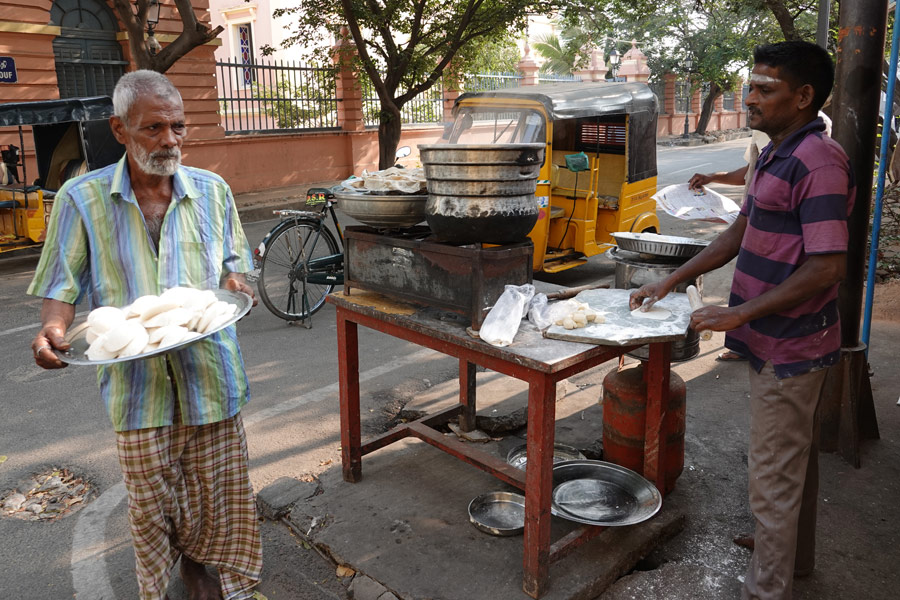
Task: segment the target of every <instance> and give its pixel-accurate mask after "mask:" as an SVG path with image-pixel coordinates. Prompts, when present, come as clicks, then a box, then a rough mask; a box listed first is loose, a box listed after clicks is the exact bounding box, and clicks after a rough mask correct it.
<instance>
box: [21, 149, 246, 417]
mask: <svg viewBox="0 0 900 600" xmlns="http://www.w3.org/2000/svg"><path fill="white" fill-rule="evenodd" d="M252 261H253V259H252V255H251V252H250V246H249V244H248V243H247V239H246V237H245V236H244V232H243V229H242V227H241V223H240V220H239V219H238V215H237V208H236V207H235V204H234V198H233V197H232V195H231V189H230V188H229V187H228V185H227V184H226V183H225V181H224V180H222V178H221V177H219V176H218V175H215V174H214V173H210V172H209V171H204V170H201V169H194V168H191V167H184V166H182V167H179V169H178V171H177V172H176V173H175V176H174V186H173V193H172V201H171V203H170V204H169V208H168V210H167V211H166V215H165V217H164V219H163V223H162V230H161V233H160V240H159V250H158V251H157V250H156V248H155V247H154V244H153V242H152V241H151V239H150V236H149V234H148V232H147V228H146V226H145V225H144V217H143V214H142V213H141V209H140V208H139V207H138V204H137V200H136V199H135V196H134V192H133V191H132V189H131V179H130V177H129V175H128V168H127V166H126V158H125V157H123V158H122V160H120V161H119V162H118V163H117V164H114V165H110V166H108V167H105V168H103V169H99V170H97V171H93V172H91V173H88V174H87V175H84V176H82V177H78V178H76V179H73V180H70V181H67V182H66V183H65V184H64V185H63V186H62V187H61V188H60V190H59V192H58V193H57V195H56V201H55V202H54V205H53V211H52V213H51V215H50V224H49V226H48V228H47V239H46V241H45V242H44V250H43V253H42V254H41V259H40V262H39V263H38V267H37V271H36V273H35V276H34V279H33V280H32V282H31V285H30V286H29V288H28V293H29V294H31V295H34V296H40V297H43V298H53V299H55V300H60V301H62V302H68V303H70V304H78V303H79V302H81V301H82V299H83V298H84V297H85V296H86V297H87V299H88V304H89V307H90V308H92V309H93V308H96V307H98V306H124V305H126V304H129V303H131V302H133V301H134V300H135V299H136V298H138V297H140V296H144V295H147V294H160V293H162V292H163V291H164V290H165V289H167V288H170V287H174V286H188V287H194V288H198V289H215V288H218V287H219V283H220V281H221V279H222V278H223V277H224V276H225V275H227V274H228V273H246V272H247V271H249V270H250V269H251V267H252ZM167 357H168V363H169V365H170V368H171V371H172V375H173V376H174V386H173V385H172V384H170V383H169V380H168V369H167V366H166V363H167ZM97 378H98V382H99V386H100V394H101V396H102V397H103V401H104V402H105V404H106V409H107V412H108V413H109V417H110V420H111V421H112V424H113V427H114V428H115V430H116V431H125V430H131V429H143V428H146V427H160V426H164V425H171V424H172V423H173V418H174V414H175V402H176V401H177V402H178V412H179V414H180V415H181V417H180V422H181V423H183V424H187V425H202V424H206V423H215V422H216V421H220V420H222V419H227V418H229V417H232V416H234V415H235V414H236V413H237V412H238V411H239V410H240V408H241V406H243V405H244V404H245V403H246V402H247V401H248V400H249V398H250V392H249V385H248V382H247V375H246V373H245V371H244V363H243V359H242V357H241V352H240V348H239V347H238V343H237V334H236V329H235V327H234V326H233V325H232V326H231V327H227V328H225V329H223V330H222V331H219V332H218V333H216V334H214V335H213V336H210V337H209V338H206V339H204V340H201V341H200V342H197V343H196V344H193V345H191V346H188V347H187V348H185V349H183V350H179V351H176V352H170V353H168V354H166V355H162V356H155V357H151V358H146V359H142V360H133V361H127V362H122V363H115V364H111V365H101V366H99V367H98V373H97ZM173 387H174V390H173Z"/></svg>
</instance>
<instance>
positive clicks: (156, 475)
mask: <svg viewBox="0 0 900 600" xmlns="http://www.w3.org/2000/svg"><path fill="white" fill-rule="evenodd" d="M113 105H114V108H115V116H113V117H111V118H110V125H111V127H112V131H113V134H114V135H115V137H116V139H117V140H119V142H121V143H122V144H124V146H125V149H126V154H125V156H124V157H123V158H122V159H121V160H120V161H119V162H118V163H117V164H114V165H110V166H109V167H106V168H103V169H99V170H97V171H94V172H92V173H88V174H87V175H84V176H82V177H79V178H77V179H74V180H71V181H69V182H66V184H65V185H63V186H62V188H60V190H59V192H58V193H57V195H56V202H55V203H54V207H53V213H52V215H51V218H50V225H49V228H48V233H47V240H46V243H45V245H44V251H43V254H42V255H41V259H40V263H39V264H38V267H37V271H36V273H35V276H34V280H33V281H32V283H31V286H30V287H29V289H28V293H29V294H32V295H35V296H39V297H43V298H44V301H43V306H42V309H41V322H42V328H41V330H40V332H39V333H38V334H37V336H36V337H35V338H34V341H33V342H32V350H33V352H34V357H35V360H36V362H37V364H38V365H40V366H41V367H43V368H45V369H54V368H60V367H64V366H65V364H64V363H62V362H60V360H59V359H58V358H57V357H56V355H55V354H54V353H53V352H52V351H51V349H52V348H58V349H66V348H67V347H68V344H67V343H66V342H65V340H64V335H65V333H66V329H67V328H68V327H69V326H70V325H71V323H72V320H73V318H74V315H75V304H77V303H78V302H79V301H81V299H82V298H84V297H85V296H87V298H88V303H89V305H90V306H91V308H94V307H98V306H124V305H126V304H129V303H131V302H133V301H134V300H135V299H136V298H138V297H140V296H144V295H148V294H159V293H161V292H162V291H163V290H164V289H166V288H170V287H175V286H188V287H194V288H199V289H211V288H218V287H223V288H225V289H229V290H235V291H241V292H244V293H246V294H249V295H251V296H253V289H252V288H251V287H250V286H248V285H247V283H246V281H245V279H244V275H243V273H245V272H247V271H248V270H249V269H250V268H251V264H252V256H251V254H250V248H249V245H248V244H247V240H246V238H245V237H244V234H243V230H242V229H241V224H240V222H239V220H238V215H237V210H236V208H235V205H234V199H233V198H232V195H231V191H230V189H229V188H228V185H226V183H225V182H224V181H223V180H222V179H221V178H220V177H218V176H217V175H214V174H213V173H209V172H207V171H203V170H200V169H193V168H190V167H185V166H182V165H181V164H180V163H181V145H182V142H183V140H184V136H185V119H184V108H183V105H182V101H181V95H180V94H179V93H178V90H177V89H176V88H175V86H173V85H172V83H171V82H170V81H169V80H168V79H167V78H166V77H165V76H163V75H161V74H159V73H156V72H153V71H136V72H133V73H128V74H126V75H125V76H124V77H122V78H121V79H120V80H119V83H118V84H117V85H116V89H115V92H114V94H113ZM254 303H255V299H254ZM98 380H99V385H100V393H101V396H102V397H103V401H104V403H105V404H106V408H107V411H108V413H109V417H110V420H111V421H112V424H113V427H114V428H115V431H116V440H117V448H118V456H119V464H120V466H121V468H122V474H123V476H124V479H125V484H126V487H127V489H128V517H129V521H130V524H131V532H132V538H133V541H134V552H135V558H136V569H137V579H138V585H139V588H140V598H141V599H142V600H161V599H163V598H167V596H166V587H167V586H168V582H169V576H170V573H171V570H172V568H173V567H174V565H175V563H176V561H177V560H178V558H179V557H180V558H181V574H182V578H183V579H184V582H185V585H186V587H187V588H188V591H189V593H190V598H191V599H192V600H200V599H204V600H205V599H209V598H223V597H224V598H226V599H228V600H231V599H245V598H252V597H253V595H254V592H253V587H254V586H255V585H256V583H257V581H258V580H259V574H260V570H261V568H262V555H261V546H260V537H259V526H258V523H257V519H256V510H255V505H254V500H253V490H252V488H251V486H250V479H249V471H248V459H247V444H246V440H245V437H244V429H243V425H242V421H241V415H240V409H241V407H242V406H243V405H244V404H245V403H246V402H247V401H248V399H249V386H248V382H247V376H246V374H245V372H244V364H243V359H242V358H241V353H240V349H239V347H238V343H237V337H236V332H235V327H234V326H231V327H228V328H225V329H223V330H221V331H219V332H218V333H216V334H214V335H212V336H211V337H209V338H207V339H204V340H201V341H200V342H197V343H195V344H193V345H191V346H188V347H186V348H184V349H181V350H178V351H175V352H170V353H168V354H165V355H161V356H156V357H152V358H147V359H142V360H132V361H127V362H119V363H114V364H109V365H104V366H100V367H99V374H98ZM204 565H209V566H212V567H215V568H216V569H217V570H218V574H219V581H218V582H217V581H216V580H215V578H214V577H213V576H212V575H211V574H210V573H208V572H207V570H206V567H205V566H204Z"/></svg>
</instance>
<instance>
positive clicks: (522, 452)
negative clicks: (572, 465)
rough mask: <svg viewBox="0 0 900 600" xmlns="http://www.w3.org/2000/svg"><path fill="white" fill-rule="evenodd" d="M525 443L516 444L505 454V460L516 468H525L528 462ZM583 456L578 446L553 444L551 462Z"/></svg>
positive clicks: (576, 458) (581, 457)
mask: <svg viewBox="0 0 900 600" xmlns="http://www.w3.org/2000/svg"><path fill="white" fill-rule="evenodd" d="M527 446H528V445H527V444H522V445H520V446H516V447H515V448H513V449H512V450H510V451H509V454H507V455H506V462H507V463H509V464H511V465H512V466H514V467H515V468H517V469H522V470H523V471H524V470H525V465H526V464H528V456H527V455H526V449H527ZM583 458H585V456H584V454H582V453H581V452H579V451H578V448H573V447H572V446H566V445H565V444H553V464H556V463H560V462H563V461H565V460H578V459H583Z"/></svg>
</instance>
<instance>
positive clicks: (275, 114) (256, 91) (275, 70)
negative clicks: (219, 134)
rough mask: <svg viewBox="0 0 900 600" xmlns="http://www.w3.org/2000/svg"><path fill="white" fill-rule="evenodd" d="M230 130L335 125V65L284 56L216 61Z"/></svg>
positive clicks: (223, 114) (225, 122) (221, 101)
mask: <svg viewBox="0 0 900 600" xmlns="http://www.w3.org/2000/svg"><path fill="white" fill-rule="evenodd" d="M216 72H217V82H218V84H217V85H218V91H219V98H218V100H219V111H220V114H221V117H222V125H223V126H224V127H225V132H226V133H231V134H237V133H278V132H283V131H291V130H321V129H336V128H338V127H339V126H340V124H339V123H338V118H337V103H338V100H337V91H336V83H335V69H334V68H333V67H316V66H308V65H302V64H298V63H285V62H284V61H268V62H266V61H259V62H256V63H252V64H245V63H243V62H241V61H240V60H238V59H234V60H233V61H231V62H216Z"/></svg>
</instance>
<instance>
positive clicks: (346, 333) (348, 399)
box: [337, 307, 362, 483]
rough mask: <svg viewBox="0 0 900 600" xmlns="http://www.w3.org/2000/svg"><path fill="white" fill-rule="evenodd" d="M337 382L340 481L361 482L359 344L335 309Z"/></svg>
mask: <svg viewBox="0 0 900 600" xmlns="http://www.w3.org/2000/svg"><path fill="white" fill-rule="evenodd" d="M337 349H338V381H339V383H340V386H339V387H340V398H341V464H342V467H343V473H344V481H349V482H351V483H356V482H357V481H359V480H360V479H362V452H361V451H360V443H361V439H360V429H359V344H358V331H357V327H356V323H354V322H352V321H349V320H347V313H346V311H344V309H342V308H341V307H338V308H337Z"/></svg>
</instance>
